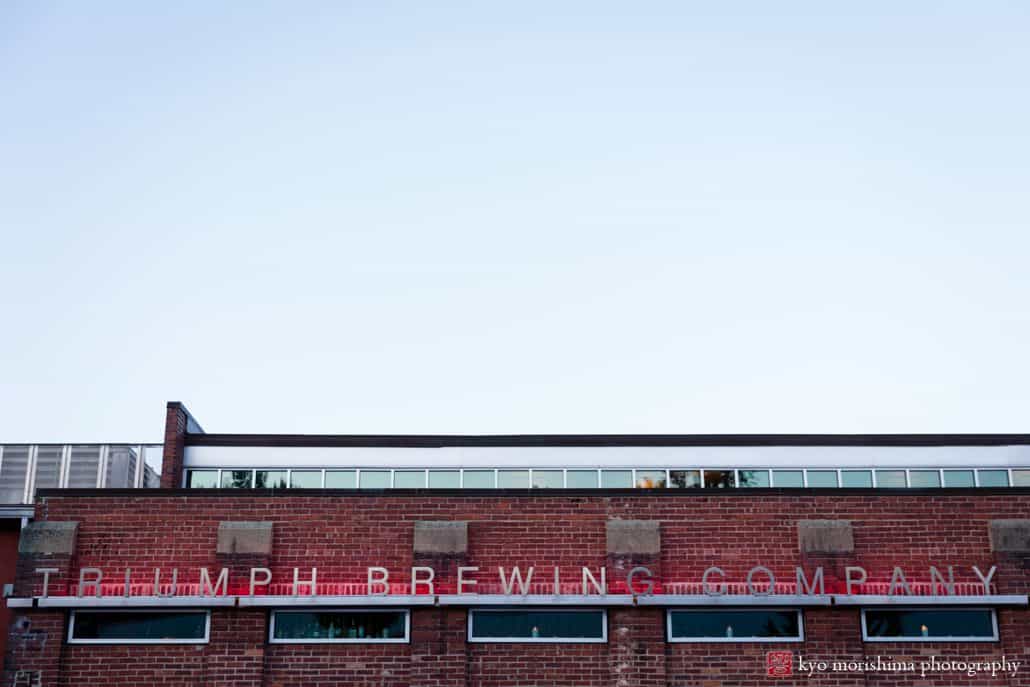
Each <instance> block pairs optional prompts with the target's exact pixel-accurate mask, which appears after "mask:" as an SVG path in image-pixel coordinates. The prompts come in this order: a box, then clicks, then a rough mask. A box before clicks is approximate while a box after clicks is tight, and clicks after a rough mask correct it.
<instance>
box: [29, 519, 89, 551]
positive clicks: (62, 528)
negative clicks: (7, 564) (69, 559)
mask: <svg viewBox="0 0 1030 687" xmlns="http://www.w3.org/2000/svg"><path fill="white" fill-rule="evenodd" d="M78 534H79V523H78V522H75V521H71V520H69V521H66V522H49V521H46V520H43V521H40V522H30V523H29V524H28V525H26V526H25V528H24V529H22V531H21V537H20V538H19V539H18V553H27V554H35V555H39V554H58V555H65V556H70V555H72V554H73V553H75V541H76V539H77V538H78Z"/></svg>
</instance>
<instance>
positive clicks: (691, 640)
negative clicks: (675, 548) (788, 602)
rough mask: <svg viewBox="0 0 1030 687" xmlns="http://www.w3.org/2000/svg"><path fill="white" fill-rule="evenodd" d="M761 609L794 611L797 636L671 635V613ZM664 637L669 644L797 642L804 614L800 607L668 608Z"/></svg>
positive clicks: (801, 638) (801, 636)
mask: <svg viewBox="0 0 1030 687" xmlns="http://www.w3.org/2000/svg"><path fill="white" fill-rule="evenodd" d="M761 611H794V613H796V614H797V617H798V636H797V637H673V636H672V614H673V613H691V612H695V613H720V612H725V613H740V612H761ZM665 639H666V641H667V642H669V643H671V644H770V643H778V644H783V643H791V642H793V643H798V642H803V641H805V614H804V613H802V612H801V609H800V608H791V607H786V608H712V609H708V608H669V609H666V611H665Z"/></svg>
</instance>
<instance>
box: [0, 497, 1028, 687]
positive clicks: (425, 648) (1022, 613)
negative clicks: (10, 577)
mask: <svg viewBox="0 0 1030 687" xmlns="http://www.w3.org/2000/svg"><path fill="white" fill-rule="evenodd" d="M1028 513H1030V495H1027V494H1021V493H1013V494H997V493H990V494H986V493H979V494H977V493H974V492H961V493H957V492H947V493H946V492H942V493H941V494H940V495H932V496H927V495H916V494H905V493H902V492H899V493H890V494H874V493H873V492H867V493H862V494H855V493H839V494H834V495H822V494H804V495H799V496H795V495H784V494H777V493H763V494H761V495H759V494H758V493H757V492H756V493H755V494H754V495H741V494H739V493H734V494H726V495H707V494H706V495H703V496H698V495H694V494H690V495H669V494H662V495H647V494H640V493H636V494H632V495H608V496H600V495H598V496H580V495H568V494H564V495H547V494H539V493H538V494H534V495H532V496H530V495H513V494H503V495H502V494H496V495H490V496H482V495H464V496H457V495H452V494H440V495H430V496H427V495H424V494H423V495H417V496H412V495H403V494H399V493H396V492H394V493H387V494H364V495H353V496H338V495H337V496H334V495H331V494H322V495H307V494H305V495H283V496H278V495H277V496H268V495H264V494H262V493H260V492H238V493H233V494H225V493H222V494H219V495H208V494H199V493H195V494H189V495H185V494H183V493H182V492H179V493H177V494H176V493H167V494H161V495H147V496H133V497H129V496H126V495H124V494H118V495H102V493H101V495H97V496H88V497H87V496H71V495H69V496H57V497H54V496H51V497H47V498H45V499H42V500H41V501H40V503H39V505H38V507H37V519H41V520H42V519H49V520H54V521H67V520H74V521H78V522H79V530H78V543H77V548H76V553H75V556H74V557H73V559H72V560H71V561H70V562H68V563H66V565H67V566H69V573H70V574H69V577H71V578H72V579H75V578H76V577H77V570H78V569H79V568H81V567H85V566H93V567H100V568H102V569H104V570H105V572H106V573H107V574H108V575H109V576H111V578H112V581H120V580H121V579H122V574H123V571H124V569H125V568H126V567H131V568H132V569H133V579H134V580H135V581H139V582H149V581H152V580H153V568H155V567H160V568H162V569H163V570H165V571H168V570H170V568H172V567H178V568H179V569H180V580H183V581H185V582H195V581H196V579H197V568H199V567H201V566H207V567H209V568H211V569H212V570H216V569H217V568H219V567H221V565H222V564H223V562H224V561H223V560H222V559H220V558H219V556H218V555H217V554H216V537H217V531H218V526H219V523H220V522H223V521H272V522H274V529H273V545H272V552H271V555H270V557H269V559H268V560H269V566H270V567H271V569H272V570H273V574H274V576H275V578H276V580H278V581H284V582H285V581H290V580H292V573H293V568H294V567H299V568H301V570H302V572H303V573H305V575H304V576H305V577H306V573H307V572H308V569H310V567H311V566H317V567H318V575H319V581H325V582H330V581H334V582H335V581H339V582H363V581H364V579H365V572H366V567H367V566H370V565H379V566H385V567H387V568H389V569H390V571H391V576H392V578H393V579H394V580H396V581H406V580H407V578H408V573H407V570H408V568H409V567H410V566H411V565H412V564H413V563H414V562H416V560H419V561H420V563H421V562H423V561H422V559H416V557H415V556H414V554H413V550H412V536H413V535H412V532H413V527H414V523H415V521H418V520H447V521H467V522H468V523H469V525H468V549H467V552H466V553H464V554H463V556H462V559H461V560H462V562H461V564H462V565H477V566H479V567H480V568H481V572H480V573H479V574H478V576H477V579H479V580H480V585H481V586H482V585H484V584H485V583H495V582H496V581H497V572H496V569H497V566H499V565H503V566H506V567H510V566H512V565H514V564H521V565H523V566H526V565H529V564H534V565H536V566H537V568H538V571H541V572H542V573H543V579H545V580H549V579H550V573H551V570H550V566H551V565H553V564H558V565H559V566H560V568H561V574H562V578H563V580H565V581H574V580H575V581H578V580H579V575H580V571H579V568H580V566H590V567H591V568H593V569H595V570H596V569H597V568H599V567H600V566H602V565H609V566H611V565H613V558H612V556H611V555H610V554H609V553H608V552H607V550H606V539H605V536H606V534H605V533H606V523H607V521H608V520H609V519H626V520H643V521H658V522H659V523H660V527H661V552H660V554H658V555H657V556H655V557H654V560H652V561H650V563H651V565H652V566H653V567H654V568H656V569H658V570H660V571H661V575H662V578H663V580H664V581H666V582H669V581H696V580H699V579H700V577H701V575H702V573H703V571H704V569H705V568H707V567H708V566H710V565H719V566H720V567H721V568H723V569H724V570H725V571H726V573H727V578H728V580H730V581H741V582H742V581H743V580H744V576H745V575H746V573H747V570H748V569H750V568H751V567H752V566H755V565H759V564H761V565H764V566H766V567H768V568H770V569H771V570H772V571H773V572H774V573H775V574H776V576H777V578H778V579H780V580H783V581H793V579H794V566H795V565H808V566H811V567H814V566H816V565H824V566H825V568H826V576H827V583H828V584H829V583H831V582H832V581H833V580H834V579H837V578H841V579H842V578H843V566H844V565H862V566H863V567H865V568H866V569H867V570H868V571H869V573H870V581H873V580H886V579H887V578H888V577H889V574H890V571H891V568H892V566H894V565H900V566H902V567H903V568H904V570H905V573H906V574H907V576H908V578H909V581H910V582H911V581H924V580H926V579H927V569H928V567H929V566H930V565H936V566H938V567H940V566H942V565H948V564H950V565H955V566H956V578H957V579H958V580H959V581H968V582H973V581H976V578H975V577H974V576H973V574H972V573H971V572H970V566H972V565H978V566H979V567H980V568H981V570H985V571H986V570H987V568H989V567H990V566H991V565H997V566H998V573H997V575H996V577H995V582H996V584H997V587H998V591H999V593H1022V594H1025V593H1027V592H1028V591H1030V557H1028V556H1027V555H1024V554H1018V553H1005V554H1003V553H996V552H994V551H992V547H991V543H990V539H989V536H988V529H989V521H990V520H991V519H1007V518H1008V519H1018V518H1026V517H1027V516H1028ZM805 519H832V520H850V521H851V522H852V523H853V531H854V552H853V553H849V554H837V555H831V554H825V555H819V556H815V555H808V556H807V557H805V556H802V554H801V553H799V546H798V530H797V523H798V521H799V520H805ZM631 562H632V561H623V565H625V564H628V563H631ZM452 563H453V562H452ZM616 563H618V562H617V561H616ZM451 567H453V565H452V566H451ZM22 572H23V571H22V570H21V569H20V570H19V573H20V576H19V581H18V584H19V587H20V589H19V592H20V593H29V592H30V591H31V588H32V587H35V588H37V591H38V584H37V583H36V581H35V580H34V579H33V578H32V576H31V575H28V574H22ZM538 574H541V573H539V572H538ZM438 575H439V576H440V577H443V578H444V579H439V578H438V582H441V583H442V584H445V583H447V582H448V580H449V581H450V582H452V583H453V575H452V573H451V572H446V573H445V572H443V571H442V570H438ZM245 582H246V580H244V579H242V578H241V577H237V578H235V579H233V580H232V584H234V585H242V584H244V583H245ZM437 591H438V593H440V592H442V591H446V589H442V588H441V586H440V585H438V589H437ZM16 615H17V616H19V617H21V618H25V619H26V621H27V622H30V623H31V625H32V631H33V632H36V633H37V634H36V635H35V640H34V643H33V642H29V641H28V640H26V639H25V638H24V637H21V636H20V637H16V636H15V631H13V630H12V639H11V650H10V651H9V653H8V657H7V664H6V668H7V672H6V675H7V679H8V683H7V684H10V683H11V680H12V679H13V675H14V673H13V671H15V670H18V669H27V667H29V666H31V667H33V668H32V669H37V670H43V671H46V676H47V680H48V681H47V682H45V684H47V685H54V684H61V685H78V684H106V685H122V684H168V685H198V684H204V685H208V684H211V685H234V686H242V685H254V686H255V687H256V686H258V685H283V686H285V685H296V684H303V685H311V686H318V685H337V684H347V685H354V686H357V685H368V686H371V685H376V686H379V687H393V686H400V685H425V686H441V687H442V686H455V687H456V686H476V687H488V686H496V687H502V686H505V687H516V686H520V687H527V686H531V685H539V686H542V685H569V686H570V687H571V686H573V685H575V686H580V685H583V686H593V685H613V686H614V685H619V686H620V687H634V686H641V687H652V686H653V687H657V686H666V685H668V686H673V685H675V686H677V687H679V686H683V687H685V686H687V685H704V686H706V687H714V686H715V685H751V686H755V685H766V684H768V685H793V684H807V685H831V684H832V685H909V684H912V685H916V684H918V685H954V684H967V683H968V684H976V685H996V684H997V685H1023V686H1027V685H1030V612H1028V611H1027V610H1026V609H1025V608H1024V609H1002V610H1000V611H999V616H998V617H999V625H1000V630H1001V641H1000V642H999V643H987V644H947V643H932V644H923V643H919V644H904V643H897V644H863V642H862V641H861V630H860V625H859V611H858V610H857V609H846V608H840V607H838V608H832V609H831V608H826V609H807V610H806V611H805V630H806V641H805V642H804V643H801V644H790V645H784V644H746V643H739V644H738V643H734V644H680V643H676V644H670V643H666V642H665V641H664V622H665V616H664V612H663V611H662V610H661V609H651V608H622V609H610V610H609V641H608V643H607V644H579V645H576V644H567V645H520V644H468V643H467V642H466V641H465V637H466V613H465V611H464V610H462V609H458V608H427V609H416V610H414V611H413V612H412V636H411V643H410V644H405V645H350V646H346V645H335V646H331V645H269V644H267V642H266V638H267V616H268V612H267V611H264V610H247V609H228V610H219V609H215V610H214V611H213V613H212V615H213V623H212V637H211V642H210V644H208V645H206V646H186V647H183V646H171V647H160V646H147V647H125V646H122V647H103V646H68V645H65V644H63V642H62V634H61V633H62V632H63V631H64V622H65V621H64V616H63V614H59V613H56V614H55V613H53V612H50V613H42V612H38V611H36V612H23V613H19V614H16ZM23 622H25V621H23ZM15 625H17V620H16V623H15ZM40 633H41V634H40ZM23 634H24V633H23ZM23 640H24V641H23ZM777 648H787V649H792V650H794V651H795V652H801V653H803V654H804V655H805V656H806V657H811V658H814V659H823V660H842V659H861V658H862V657H863V656H865V655H869V656H873V655H881V656H888V655H890V656H895V657H903V656H925V655H929V654H931V653H935V654H937V655H939V656H940V655H948V656H953V657H977V658H980V659H990V658H1000V657H1001V656H1002V655H1003V654H1004V655H1005V656H1007V657H1008V658H1009V660H1021V661H1023V663H1024V666H1023V667H1022V668H1021V669H1020V672H1019V673H1018V674H1017V675H1016V677H1015V678H1014V679H1013V678H1011V677H1009V676H999V677H998V678H995V679H991V678H990V677H987V678H985V677H983V676H980V677H977V678H975V679H972V678H970V679H964V680H961V681H958V682H956V680H955V676H954V675H936V676H930V677H928V678H926V679H921V678H919V677H918V676H915V677H913V676H908V675H899V674H882V673H880V674H878V673H872V672H871V673H868V674H831V675H816V676H814V677H812V678H807V677H797V678H793V679H779V680H773V679H768V678H766V677H765V652H766V651H767V650H769V649H777ZM112 671H113V672H112Z"/></svg>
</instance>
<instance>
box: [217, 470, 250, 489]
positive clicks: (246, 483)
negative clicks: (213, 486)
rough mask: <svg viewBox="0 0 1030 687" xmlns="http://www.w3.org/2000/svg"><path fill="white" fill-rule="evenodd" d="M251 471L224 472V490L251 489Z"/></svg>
mask: <svg viewBox="0 0 1030 687" xmlns="http://www.w3.org/2000/svg"><path fill="white" fill-rule="evenodd" d="M250 477H251V472H250V470H222V488H223V489H250Z"/></svg>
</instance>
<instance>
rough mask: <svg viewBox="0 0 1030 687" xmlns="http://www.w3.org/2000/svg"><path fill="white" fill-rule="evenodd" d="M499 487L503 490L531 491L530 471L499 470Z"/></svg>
mask: <svg viewBox="0 0 1030 687" xmlns="http://www.w3.org/2000/svg"><path fill="white" fill-rule="evenodd" d="M497 486H498V487H500V488H501V489H529V470H499V471H498V472H497Z"/></svg>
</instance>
